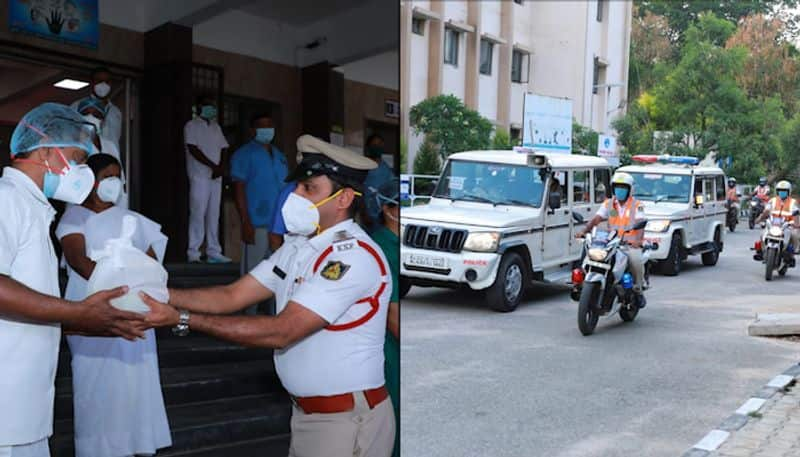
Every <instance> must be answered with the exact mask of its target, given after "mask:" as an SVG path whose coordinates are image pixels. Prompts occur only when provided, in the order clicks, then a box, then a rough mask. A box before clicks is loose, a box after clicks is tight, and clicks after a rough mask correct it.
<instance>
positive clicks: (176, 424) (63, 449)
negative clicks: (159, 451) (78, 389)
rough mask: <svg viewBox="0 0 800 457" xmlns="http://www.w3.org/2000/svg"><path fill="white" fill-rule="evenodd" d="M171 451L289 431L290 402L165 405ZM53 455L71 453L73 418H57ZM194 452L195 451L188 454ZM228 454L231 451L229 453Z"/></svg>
mask: <svg viewBox="0 0 800 457" xmlns="http://www.w3.org/2000/svg"><path fill="white" fill-rule="evenodd" d="M167 417H168V419H169V424H170V431H171V433H172V447H171V448H169V449H168V451H169V452H173V453H185V452H186V451H192V450H200V449H203V448H209V447H213V446H220V445H224V444H228V443H239V442H245V441H251V440H257V439H263V438H265V437H271V436H283V435H286V434H288V433H289V419H290V417H291V403H290V401H289V397H288V395H287V394H285V393H271V394H266V395H252V396H239V397H231V398H224V399H220V400H215V401H208V402H198V403H190V404H185V405H173V406H170V407H168V408H167ZM54 432H55V435H54V438H53V439H52V441H51V447H52V448H53V450H54V452H53V454H54V455H57V456H71V455H73V453H74V447H73V446H74V443H73V438H72V433H73V421H72V419H71V418H69V419H61V420H57V421H56V422H55V425H54ZM191 455H194V454H191ZM229 455H231V454H229Z"/></svg>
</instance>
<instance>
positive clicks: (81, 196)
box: [45, 165, 94, 205]
mask: <svg viewBox="0 0 800 457" xmlns="http://www.w3.org/2000/svg"><path fill="white" fill-rule="evenodd" d="M65 171H66V172H65V173H64V174H62V175H55V176H57V177H58V183H57V185H56V189H55V191H54V192H53V195H52V196H51V197H50V198H53V199H55V200H61V201H63V202H67V203H74V204H76V205H79V204H81V203H83V201H84V200H86V197H88V196H89V194H90V193H91V192H92V188H94V172H93V171H92V169H91V168H89V166H88V165H70V166H69V169H67V170H65ZM45 178H46V177H45ZM45 195H47V192H45Z"/></svg>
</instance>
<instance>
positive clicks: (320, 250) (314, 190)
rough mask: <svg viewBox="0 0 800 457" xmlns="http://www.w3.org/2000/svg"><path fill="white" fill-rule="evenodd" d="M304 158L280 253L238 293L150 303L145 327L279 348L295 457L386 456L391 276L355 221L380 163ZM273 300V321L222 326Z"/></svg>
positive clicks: (201, 293) (326, 150)
mask: <svg viewBox="0 0 800 457" xmlns="http://www.w3.org/2000/svg"><path fill="white" fill-rule="evenodd" d="M297 149H298V150H299V151H301V152H302V153H303V161H302V162H301V163H300V165H298V167H297V168H296V169H295V170H294V172H293V173H292V174H291V175H290V176H289V177H288V179H289V180H290V181H295V180H296V181H297V189H296V190H295V192H294V193H292V194H289V198H288V199H287V200H286V203H285V204H284V205H283V208H282V213H283V217H284V221H285V223H286V228H287V230H288V233H287V236H286V242H285V243H284V244H283V246H281V248H280V249H278V250H277V251H276V252H275V253H274V254H273V255H272V257H270V258H269V259H267V260H264V261H262V262H261V263H260V264H259V265H258V266H257V267H256V268H254V269H253V270H252V271H250V273H249V274H247V275H246V276H244V277H243V278H241V279H240V280H239V281H237V282H235V283H233V284H231V285H228V286H223V287H211V288H204V289H186V290H171V291H170V304H171V305H172V306H169V305H166V304H163V303H158V302H156V301H154V300H152V299H151V298H149V297H147V296H146V295H143V299H144V300H146V301H147V302H148V304H149V305H150V306H151V309H152V311H151V313H150V314H149V315H148V316H149V317H148V319H149V321H150V322H151V323H152V325H155V326H163V325H178V332H179V333H182V334H186V333H188V332H189V331H190V330H195V331H199V332H203V333H207V334H210V335H212V336H215V337H217V338H221V339H224V340H228V341H232V342H236V343H239V344H244V345H247V346H257V347H267V348H274V349H275V353H274V354H275V355H274V358H275V367H276V369H277V373H278V376H279V378H280V379H281V382H282V383H283V386H284V387H285V388H286V390H287V391H288V392H289V394H290V395H291V397H292V400H293V404H294V407H293V411H292V420H291V430H292V438H291V444H290V451H289V455H290V456H296V457H352V456H353V455H356V454H358V455H360V456H362V457H389V455H391V452H392V446H393V444H394V435H395V420H394V413H393V410H392V402H391V399H390V398H389V397H388V392H387V390H386V387H385V377H384V355H383V344H384V337H385V333H386V322H387V313H388V308H389V299H390V297H391V294H392V279H391V277H390V275H391V272H390V270H389V267H388V262H387V261H386V258H385V256H384V255H383V254H382V253H381V249H380V247H379V246H378V245H377V244H375V242H374V241H373V240H372V239H371V238H370V237H369V236H368V235H367V234H366V233H365V232H364V231H363V230H362V229H361V228H360V227H359V226H358V224H357V223H356V222H355V220H354V219H353V218H354V216H355V212H356V210H357V205H358V200H359V197H360V196H361V192H362V189H363V183H364V179H365V178H366V174H367V172H368V171H369V170H370V169H373V168H374V167H375V163H374V162H373V161H371V160H369V159H366V158H365V157H363V156H361V155H360V154H358V153H355V152H353V151H350V150H349V149H346V148H341V147H338V146H334V145H332V144H330V143H326V142H324V141H322V140H319V139H317V138H315V137H312V136H310V135H304V136H302V137H300V138H299V139H298V140H297ZM272 296H274V297H275V299H276V301H277V309H278V314H277V315H276V316H220V314H230V313H235V312H237V311H240V310H242V309H244V308H246V307H247V306H249V305H251V304H252V303H256V302H259V301H261V300H264V299H267V298H269V297H272ZM173 306H174V307H176V308H179V309H180V310H178V309H176V308H173Z"/></svg>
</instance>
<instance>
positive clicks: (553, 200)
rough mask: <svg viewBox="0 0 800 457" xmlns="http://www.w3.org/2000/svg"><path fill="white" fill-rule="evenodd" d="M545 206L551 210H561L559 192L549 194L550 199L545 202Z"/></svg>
mask: <svg viewBox="0 0 800 457" xmlns="http://www.w3.org/2000/svg"><path fill="white" fill-rule="evenodd" d="M547 206H548V207H549V208H550V209H552V210H556V209H558V208H561V192H558V191H553V192H550V197H549V198H548V200H547Z"/></svg>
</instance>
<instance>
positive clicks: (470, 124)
mask: <svg viewBox="0 0 800 457" xmlns="http://www.w3.org/2000/svg"><path fill="white" fill-rule="evenodd" d="M409 120H410V122H411V126H412V127H413V128H414V131H415V132H416V133H422V134H424V135H425V137H426V138H427V140H429V141H431V142H432V143H433V144H435V145H437V146H438V152H439V156H440V158H441V159H442V161H443V160H444V159H446V158H447V157H448V156H449V155H450V154H452V153H454V152H461V151H470V150H481V149H486V148H488V147H489V144H490V136H491V134H492V123H491V122H489V120H487V119H485V118H484V117H482V116H481V115H480V114H478V112H477V111H474V110H471V109H469V108H467V107H466V105H464V103H463V102H462V101H461V100H460V99H459V98H458V97H456V96H454V95H437V96H435V97H431V98H428V99H426V100H423V101H421V102H420V103H418V104H416V105H415V106H413V107H412V108H411V111H410V112H409Z"/></svg>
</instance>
